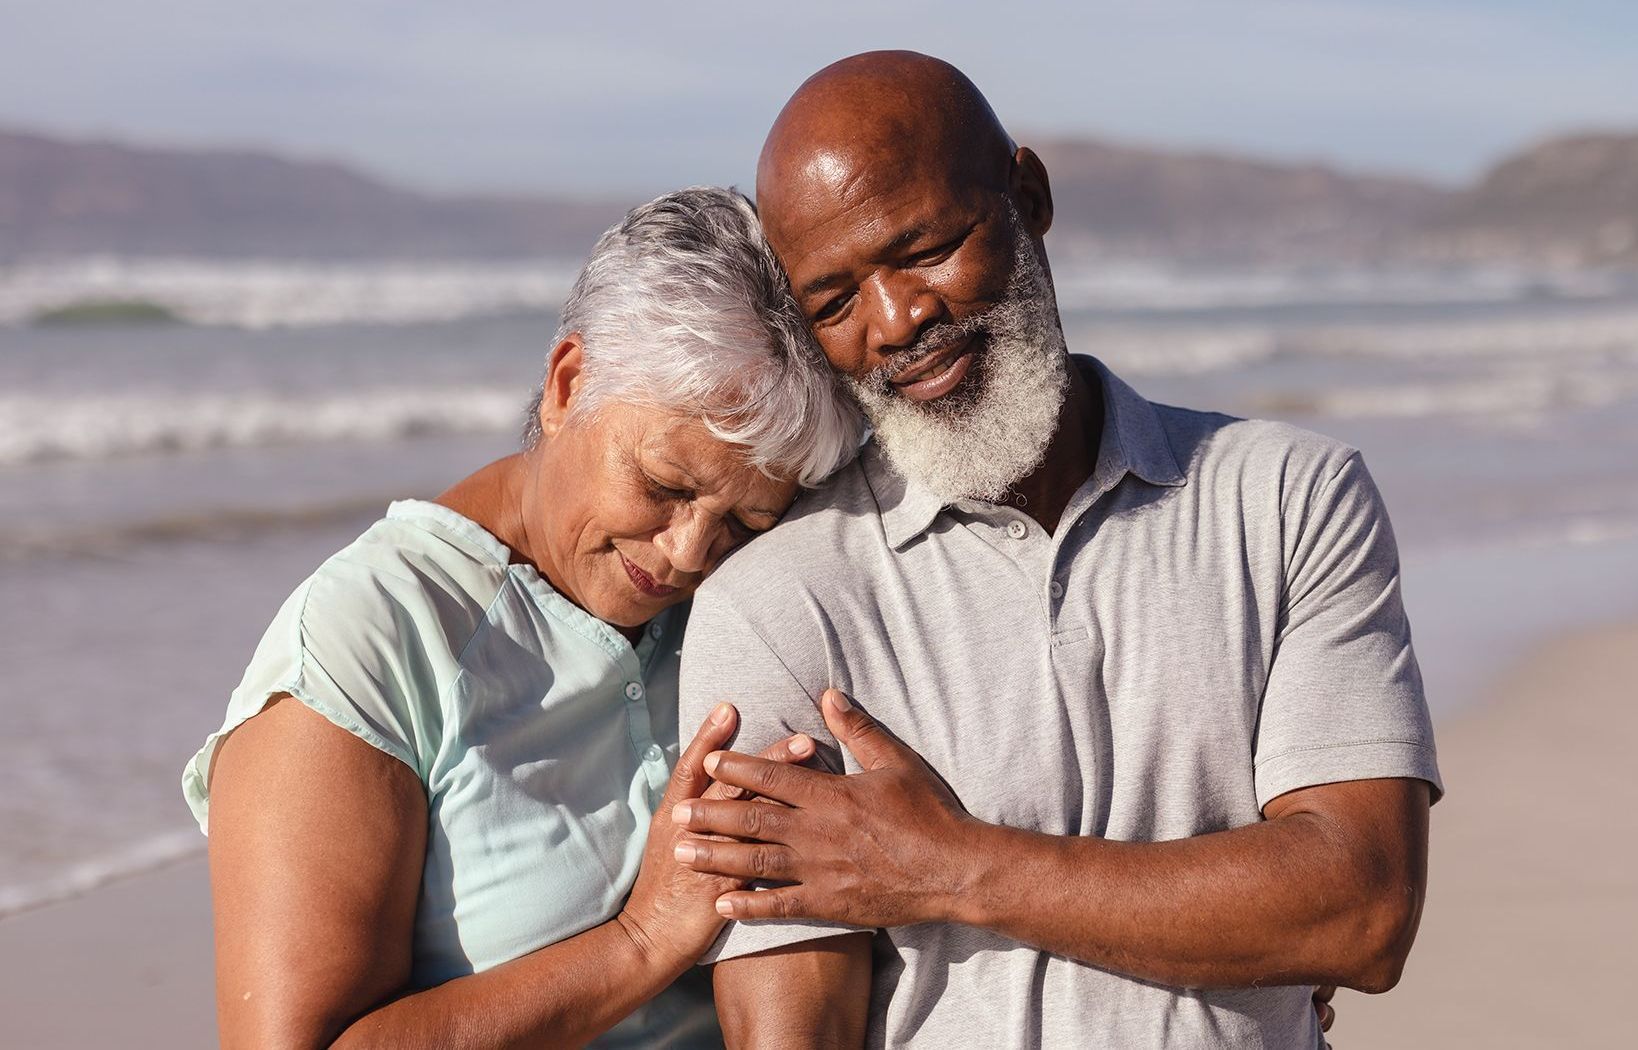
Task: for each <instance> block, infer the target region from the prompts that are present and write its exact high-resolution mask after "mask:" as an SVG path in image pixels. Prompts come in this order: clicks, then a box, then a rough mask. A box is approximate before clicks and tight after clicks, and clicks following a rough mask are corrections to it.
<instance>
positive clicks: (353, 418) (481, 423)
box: [0, 386, 523, 465]
mask: <svg viewBox="0 0 1638 1050" xmlns="http://www.w3.org/2000/svg"><path fill="white" fill-rule="evenodd" d="M522 410H523V402H522V400H521V398H520V396H519V392H518V390H517V389H516V388H515V387H511V386H506V387H499V386H496V387H466V388H460V387H456V388H442V389H428V388H414V387H403V388H388V389H377V390H372V391H366V392H362V393H358V394H352V395H348V396H328V397H324V396H319V397H298V396H294V395H277V394H272V393H265V392H242V393H227V392H223V393H208V394H192V395H181V394H169V393H165V392H159V391H154V392H134V393H117V394H115V393H109V394H83V395H79V394H51V395H46V394H0V465H15V464H23V463H40V462H48V461H53V460H84V459H109V458H113V457H116V456H128V455H140V454H145V453H156V452H194V451H203V450H208V449H216V448H229V447H236V446H250V445H274V444H294V443H303V442H322V441H390V440H394V439H398V438H407V437H419V436H423V435H431V434H454V433H483V432H496V431H504V430H506V429H508V428H510V427H513V426H516V425H517V424H518V422H519V420H520V418H521V413H522Z"/></svg>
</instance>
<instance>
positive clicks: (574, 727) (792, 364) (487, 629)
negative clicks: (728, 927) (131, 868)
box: [183, 189, 860, 1047]
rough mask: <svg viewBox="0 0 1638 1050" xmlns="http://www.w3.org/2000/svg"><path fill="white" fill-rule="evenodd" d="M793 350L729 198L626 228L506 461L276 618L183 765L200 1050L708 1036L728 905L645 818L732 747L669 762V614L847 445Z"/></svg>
mask: <svg viewBox="0 0 1638 1050" xmlns="http://www.w3.org/2000/svg"><path fill="white" fill-rule="evenodd" d="M806 338H807V337H806V335H805V329H804V328H803V325H802V319H801V316H800V315H799V314H798V313H797V312H796V308H795V306H794V304H793V303H792V302H791V301H790V298H789V295H788V292H787V289H786V287H785V283H784V278H783V276H782V274H781V271H780V270H779V268H778V265H777V263H776V262H775V260H774V258H773V255H772V254H771V252H770V250H769V249H768V248H767V246H766V245H765V243H764V242H763V240H762V237H761V233H760V230H759V228H758V226H757V223H756V218H755V215H754V212H753V211H752V208H751V206H750V204H749V202H747V201H746V200H745V199H744V198H743V197H741V196H739V195H738V194H735V193H731V192H728V191H721V190H711V189H693V190H685V191H682V192H680V193H675V194H671V195H668V196H666V197H662V198H660V199H659V200H656V201H654V202H652V203H650V204H647V205H644V206H643V207H640V208H638V209H636V210H635V211H633V212H632V213H631V214H630V215H628V216H627V217H626V219H625V220H624V221H623V222H622V223H621V224H619V225H618V226H616V227H615V228H613V229H611V230H610V231H609V232H608V233H606V234H604V236H603V237H602V239H601V240H600V241H599V242H598V244H597V246H596V248H595V249H594V250H593V252H592V256H591V258H590V260H588V262H587V263H586V266H585V268H584V270H583V271H582V272H581V274H580V276H579V278H578V280H577V281H576V283H575V286H574V289H573V291H572V293H571V294H570V297H569V300H568V302H567V303H566V304H565V306H564V309H563V316H562V325H561V328H560V331H559V334H558V337H557V339H556V345H555V348H554V349H553V351H552V353H551V356H550V359H549V361H548V363H547V372H546V377H545V381H544V383H543V385H542V388H541V391H540V393H539V395H538V396H537V398H536V401H535V404H534V405H533V406H531V409H530V411H529V414H528V425H527V429H526V435H525V446H526V447H525V449H524V451H523V452H521V453H519V454H517V455H514V456H510V457H508V458H506V459H503V460H500V461H498V462H496V463H492V464H490V465H489V466H486V467H484V468H482V469H481V470H479V471H477V472H476V473H474V474H473V475H471V476H470V477H468V478H466V479H465V480H463V481H461V482H460V483H458V484H456V485H455V486H454V487H453V488H451V489H450V490H449V491H448V492H446V493H444V494H443V495H442V496H440V497H439V498H438V499H437V501H435V502H420V501H413V500H411V501H404V502H399V503H395V504H393V506H392V507H391V508H390V509H389V510H388V512H387V516H386V517H385V518H384V519H383V520H382V521H379V522H377V523H376V524H375V525H373V526H371V527H370V529H369V530H368V531H366V532H365V533H364V534H363V535H362V536H361V537H360V538H359V539H358V540H357V541H355V542H354V543H353V544H352V545H351V546H349V547H347V548H346V549H345V550H343V551H341V552H340V553H339V554H337V555H335V556H334V557H332V558H331V559H330V560H328V561H327V562H325V563H324V565H323V566H321V567H320V568H319V570H318V571H317V572H316V573H315V574H314V575H313V576H312V577H311V578H309V579H308V580H307V581H306V582H305V583H303V584H302V585H301V586H300V587H299V588H298V589H297V590H296V592H295V593H294V594H293V595H292V596H291V597H290V599H289V600H288V601H287V602H286V603H285V605H284V607H283V608H282V609H281V610H280V611H279V613H278V615H277V617H276V618H275V619H274V621H273V624H272V626H271V627H269V629H268V631H267V634H266V636H265V637H264V638H263V640H262V642H261V645H260V646H259V648H258V649H257V651H256V654H255V657H254V658H253V660H252V662H251V664H250V667H249V669H248V670H247V671H246V673H245V677H244V681H243V682H242V683H241V684H240V686H239V688H238V689H237V690H236V691H235V692H234V694H233V696H232V698H231V700H230V702H229V705H228V712H227V718H226V721H225V722H224V724H223V726H222V728H221V729H220V730H219V731H218V732H217V733H215V734H213V735H212V736H211V737H210V738H209V739H208V740H207V741H206V743H205V746H204V747H203V748H202V749H201V750H200V752H199V753H198V755H197V756H195V758H194V759H193V760H192V761H191V762H190V763H189V765H188V767H187V769H186V770H185V771H184V776H183V787H184V791H185V793H186V795H187V798H188V801H189V804H190V805H191V806H192V808H193V810H194V813H195V815H196V816H197V818H198V819H199V822H200V826H201V827H202V828H205V827H206V826H207V817H208V831H209V834H210V859H211V879H212V891H213V894H214V897H215V914H216V937H217V984H218V988H217V1000H218V1015H219V1022H220V1027H221V1032H222V1040H223V1043H224V1045H226V1046H229V1047H232V1046H246V1045H254V1046H301V1047H307V1046H330V1045H334V1046H342V1047H352V1046H369V1045H382V1046H392V1047H409V1046H428V1047H500V1046H515V1045H551V1046H565V1045H575V1044H580V1043H585V1042H587V1041H590V1040H597V1045H600V1046H601V1045H611V1046H612V1045H642V1046H658V1045H665V1046H693V1045H706V1046H709V1045H720V1036H719V1035H718V1034H717V1029H716V1023H715V1016H714V1013H713V1011H712V1007H711V1002H710V995H709V991H708V988H707V987H706V985H705V983H704V982H703V981H702V980H698V979H691V978H690V977H689V976H687V974H688V971H689V970H690V968H691V966H692V964H693V962H694V960H695V959H696V958H697V957H698V956H699V955H700V953H701V952H702V951H703V950H704V949H705V947H706V946H707V945H708V944H709V943H710V942H711V940H712V939H713V938H714V937H715V935H716V933H717V931H718V929H719V927H720V925H721V921H722V920H721V918H720V916H718V915H717V913H716V911H715V909H714V907H713V902H714V900H715V898H716V896H717V895H718V894H719V893H720V892H722V891H723V890H724V889H726V888H730V887H729V884H728V883H726V882H725V881H724V880H720V879H713V878H707V877H704V876H700V875H697V874H695V873H693V872H691V871H689V870H688V869H686V868H683V867H681V866H680V865H678V864H677V863H676V862H675V860H674V859H673V857H672V840H673V838H674V836H675V833H674V832H673V830H672V825H671V822H670V821H667V820H661V821H658V822H652V821H651V817H652V815H653V814H654V813H655V812H656V811H662V810H663V811H669V807H670V806H671V805H672V804H674V803H675V802H677V801H680V800H681V799H683V798H687V797H694V796H697V795H699V794H700V793H701V792H702V790H703V789H704V787H705V785H706V783H707V778H706V776H705V774H704V771H703V769H702V767H701V762H702V761H703V759H704V756H705V755H706V754H707V753H709V752H710V751H711V750H713V749H715V748H718V747H721V746H723V745H724V744H725V742H726V741H727V740H728V739H729V738H730V737H731V736H732V733H733V730H734V725H735V717H736V716H735V713H734V711H733V709H732V708H731V707H728V706H727V705H723V706H722V707H720V708H719V709H718V710H717V711H716V712H715V713H714V714H713V716H712V719H711V720H709V721H708V722H707V723H706V724H705V725H704V726H703V727H702V728H701V729H700V731H699V734H698V735H697V736H696V737H695V738H694V740H693V742H692V744H690V745H689V747H688V749H687V751H686V752H685V753H683V754H682V755H681V756H680V757H678V756H677V755H676V751H677V746H678V733H677V729H678V727H677V724H676V674H677V651H678V649H679V647H680V642H681V635H682V627H683V620H684V616H685V613H686V610H685V608H684V606H683V603H684V602H686V600H687V599H688V597H689V595H690V594H691V593H692V592H693V590H694V588H695V587H696V586H697V585H698V583H699V582H700V580H701V579H703V578H704V576H705V575H706V574H708V573H709V572H710V571H711V569H712V568H713V567H714V566H715V565H716V564H717V562H718V561H719V560H720V559H721V558H722V557H723V556H724V555H725V554H727V553H728V552H729V551H730V550H731V549H732V548H733V547H734V546H736V545H737V544H739V543H741V542H743V541H744V540H745V539H747V538H749V537H750V536H751V535H753V534H754V533H756V532H758V531H761V530H763V529H767V528H770V527H772V526H773V524H774V523H775V522H776V521H777V520H778V519H779V517H780V515H781V514H782V513H783V512H784V510H785V508H786V507H787V506H788V505H789V503H790V501H791V499H792V498H793V496H794V494H795V492H796V490H797V488H798V486H799V485H810V484H813V483H816V482H817V481H818V480H819V479H820V478H822V477H824V476H825V475H826V474H828V473H830V472H831V471H832V470H834V469H835V468H837V467H838V466H840V465H841V464H842V463H844V462H846V460H847V459H848V458H849V457H851V455H852V454H853V452H854V450H855V449H856V447H857V444H858V439H859V435H860V423H859V420H858V418H857V416H856V414H855V413H854V411H853V410H852V409H851V408H850V407H848V403H847V402H846V401H845V399H844V398H842V397H841V396H840V395H839V392H838V389H837V387H836V386H835V381H834V380H833V378H832V376H831V373H830V372H829V370H828V369H827V368H826V367H825V365H824V363H823V360H822V359H821V358H820V357H819V356H818V355H817V353H816V352H815V351H812V350H811V349H810V347H809V344H808V343H807V341H806ZM812 747H813V744H812V741H811V740H809V739H807V738H804V737H797V738H792V739H791V740H790V741H787V742H784V743H783V744H781V745H778V746H776V748H775V749H774V750H773V751H772V752H771V753H772V754H773V755H774V756H775V757H780V758H785V759H788V760H800V759H802V758H804V757H806V756H807V755H809V754H811V752H812ZM673 764H674V765H675V770H676V771H675V773H674V774H673V773H671V766H672V765H673ZM679 978H681V979H680V980H679Z"/></svg>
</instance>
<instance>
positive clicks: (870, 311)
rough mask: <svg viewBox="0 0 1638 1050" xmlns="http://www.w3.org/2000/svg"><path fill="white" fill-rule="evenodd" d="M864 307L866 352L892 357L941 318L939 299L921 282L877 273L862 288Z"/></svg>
mask: <svg viewBox="0 0 1638 1050" xmlns="http://www.w3.org/2000/svg"><path fill="white" fill-rule="evenodd" d="M860 293H861V299H862V300H863V304H864V307H865V349H867V350H869V351H870V353H871V354H872V355H876V356H880V355H886V354H891V353H892V352H893V351H895V350H902V349H904V348H905V347H907V346H909V345H910V344H912V343H914V342H915V341H916V334H917V333H918V332H920V331H921V329H922V327H923V326H924V325H926V324H927V322H929V321H931V320H933V319H934V318H935V317H937V316H938V312H939V306H938V299H937V298H936V297H935V296H934V295H933V294H932V292H931V291H929V290H928V289H927V287H926V286H925V285H923V284H921V282H919V281H913V280H909V279H907V278H905V277H903V276H894V275H884V274H877V275H875V276H872V277H871V278H870V279H869V280H867V281H865V283H864V285H863V286H862V287H861V289H860Z"/></svg>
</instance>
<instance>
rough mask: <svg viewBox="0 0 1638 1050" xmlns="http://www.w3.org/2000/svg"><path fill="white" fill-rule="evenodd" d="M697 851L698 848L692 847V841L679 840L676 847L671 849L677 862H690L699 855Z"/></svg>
mask: <svg viewBox="0 0 1638 1050" xmlns="http://www.w3.org/2000/svg"><path fill="white" fill-rule="evenodd" d="M699 852H700V851H699V850H697V849H695V848H694V844H693V843H692V842H679V843H677V848H676V849H674V850H672V851H671V853H672V855H673V856H675V857H676V858H677V862H678V863H679V864H692V863H693V862H694V858H695V857H697V856H699Z"/></svg>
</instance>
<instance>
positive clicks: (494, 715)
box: [182, 500, 722, 1047]
mask: <svg viewBox="0 0 1638 1050" xmlns="http://www.w3.org/2000/svg"><path fill="white" fill-rule="evenodd" d="M509 554H510V552H509V551H508V549H507V548H506V546H505V545H504V544H502V543H501V542H500V541H499V540H497V539H496V538H495V537H494V536H491V535H490V534H489V533H488V532H486V531H484V530H483V529H482V528H481V527H479V526H478V525H477V524H476V523H475V522H473V521H471V520H470V519H468V518H465V517H463V516H462V515H460V514H458V513H456V512H455V511H453V510H450V509H449V508H447V507H444V506H441V505H438V504H434V503H426V502H422V501H419V500H406V501H402V502H398V503H394V504H393V505H392V506H391V507H390V508H389V509H388V511H387V516H386V517H385V518H383V519H382V520H381V521H378V522H376V523H375V524H374V525H372V526H370V528H369V529H368V530H367V531H366V532H365V533H364V534H363V535H362V536H360V537H359V538H358V539H357V540H355V541H354V542H353V543H352V544H351V545H350V546H348V547H347V548H346V549H344V550H342V551H341V552H340V553H338V554H336V555H334V556H333V557H331V558H330V559H329V560H328V561H326V562H325V563H324V564H323V565H321V566H320V567H319V569H318V571H317V572H315V573H314V574H313V575H312V576H311V577H309V578H308V579H307V580H306V581H305V582H304V583H303V584H302V585H301V586H300V587H298V588H297V589H296V592H295V593H294V594H292V595H291V596H290V598H289V600H287V601H286V602H285V603H284V606H283V608H281V609H280V610H279V613H278V615H277V616H276V617H275V618H274V620H273V623H272V626H270V627H269V628H268V629H267V633H266V635H264V636H263V638H262V641H261V644H260V645H259V646H258V647H257V649H256V654H255V656H254V657H253V658H252V659H251V662H250V666H249V668H248V669H246V671H245V676H244V680H243V681H242V682H241V683H240V684H239V688H238V689H236V690H234V692H233V695H232V697H231V699H230V700H229V701H228V709H227V718H226V720H225V721H224V722H223V723H222V728H221V729H219V730H218V731H217V732H215V733H213V734H211V735H210V737H209V738H208V739H207V740H206V741H205V746H204V747H202V748H201V749H200V750H199V753H198V754H197V755H195V756H194V758H193V760H192V761H190V762H189V763H188V765H187V767H186V769H184V771H183V775H182V789H183V793H184V794H185V795H186V797H187V800H188V805H189V806H190V807H191V808H192V810H193V813H194V816H195V817H196V818H197V819H198V821H199V826H200V828H201V829H202V830H207V831H208V828H207V817H208V814H209V806H210V793H209V786H208V785H209V778H210V764H211V761H212V759H213V757H214V756H215V753H216V748H217V746H218V745H219V744H220V742H221V741H222V739H223V738H224V737H225V736H226V735H227V734H228V733H230V732H231V731H232V730H233V729H234V728H235V727H236V726H238V725H240V724H241V723H243V722H244V721H245V720H246V719H248V718H251V717H252V716H254V715H255V714H256V713H257V712H259V711H261V710H262V708H263V707H264V706H265V705H266V703H267V701H268V699H269V698H271V697H272V696H274V695H276V694H279V693H288V694H289V695H290V696H292V697H295V698H296V699H297V700H300V701H301V702H302V703H304V704H306V705H307V706H308V707H310V708H312V709H313V710H315V711H317V712H318V713H319V714H321V715H323V716H324V717H326V718H328V719H329V720H330V721H332V722H334V723H335V724H336V725H338V726H340V727H341V728H343V729H345V730H347V731H348V732H350V733H352V734H354V735H355V736H357V737H359V738H360V739H362V740H364V741H365V742H367V743H369V744H371V745H373V746H374V747H377V748H379V749H381V750H382V751H384V752H386V753H387V754H389V755H391V756H393V757H394V758H396V759H398V760H399V761H401V762H403V763H404V764H405V765H407V766H409V767H410V768H411V769H413V770H414V771H415V774H416V776H417V777H419V778H420V779H421V782H422V783H423V784H424V785H426V791H427V805H428V810H429V813H428V820H429V824H428V836H427V855H426V866H425V869H424V872H423V875H422V884H421V899H420V903H419V906H418V910H417V914H416V919H415V939H414V956H415V964H414V973H413V982H414V984H415V985H416V987H427V986H430V985H434V984H439V983H441V982H443V981H447V980H450V979H451V978H454V977H459V976H462V975H464V974H469V973H474V972H476V971H480V970H485V969H488V968H489V967H491V966H496V965H498V964H500V963H503V962H506V961H507V960H509V959H514V958H517V957H518V956H520V955H524V954H526V953H528V952H531V951H534V950H535V949H537V948H540V947H543V946H545V945H548V944H552V943H555V942H557V941H560V940H563V939H564V938H566V937H572V936H574V935H575V934H577V933H581V932H582V931H584V930H587V929H590V928H591V927H593V926H596V925H598V924H600V923H602V922H605V921H607V920H609V919H611V918H613V917H614V915H615V914H616V913H617V912H618V911H619V909H620V905H621V903H622V902H623V901H624V899H625V897H626V894H627V893H628V892H629V891H630V890H631V885H632V882H633V881H634V880H635V878H636V876H637V869H638V866H639V863H640V861H641V860H642V853H643V842H644V838H645V836H646V835H647V833H648V826H649V820H650V818H651V817H652V815H653V812H654V808H655V806H656V805H657V804H658V802H659V800H660V795H661V793H662V792H663V791H664V790H665V786H666V782H667V780H668V778H669V777H670V770H671V766H672V764H673V763H675V761H676V757H677V658H678V651H679V650H680V649H681V647H682V630H683V622H684V620H685V619H686V616H687V611H686V609H685V608H683V607H676V608H672V609H670V610H667V612H666V613H664V614H662V615H661V616H660V617H658V618H656V620H655V621H654V622H653V623H652V624H650V626H649V628H648V630H647V631H646V632H645V633H644V635H643V638H642V641H641V642H640V643H639V644H638V645H637V646H636V647H635V648H633V647H632V645H631V644H630V643H629V642H628V641H627V640H626V638H625V637H624V636H623V635H621V634H620V633H619V632H618V631H616V630H615V629H613V628H612V627H610V626H609V625H608V624H606V623H604V622H602V621H601V620H598V619H596V618H595V617H593V616H591V615H590V614H588V613H587V612H585V611H584V610H583V609H580V608H579V607H578V606H576V605H574V604H573V603H571V602H570V601H568V600H567V599H566V598H564V597H563V596H562V595H560V594H559V593H558V592H557V591H555V590H553V589H552V587H551V585H549V584H548V583H547V582H546V581H545V580H544V579H543V578H542V577H541V576H540V574H539V573H538V572H536V571H535V569H534V568H533V567H531V566H528V565H514V564H509ZM595 1045H598V1046H644V1047H657V1046H675V1047H694V1046H715V1047H720V1046H721V1045H722V1042H721V1035H720V1034H719V1032H718V1029H717V1024H716V1014H715V1012H714V1010H713V1008H712V1005H711V998H710V992H709V988H708V986H707V984H706V982H705V979H704V976H703V972H702V971H699V970H694V971H691V973H690V974H689V975H687V976H685V977H684V978H683V979H682V980H681V981H679V982H677V984H675V985H673V986H672V987H671V988H670V989H669V990H667V991H666V992H665V993H663V994H662V995H661V996H659V997H658V998H656V999H655V1000H653V1001H652V1002H650V1003H649V1004H648V1005H647V1006H645V1007H643V1008H641V1009H639V1010H638V1011H637V1012H636V1013H635V1014H633V1015H632V1016H631V1017H630V1018H628V1019H627V1020H626V1021H625V1022H623V1023H622V1024H621V1025H620V1026H618V1027H617V1028H615V1029H614V1030H613V1031H612V1032H610V1033H609V1034H608V1035H607V1036H605V1037H604V1039H602V1040H600V1041H599V1042H598V1043H597V1044H595Z"/></svg>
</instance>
